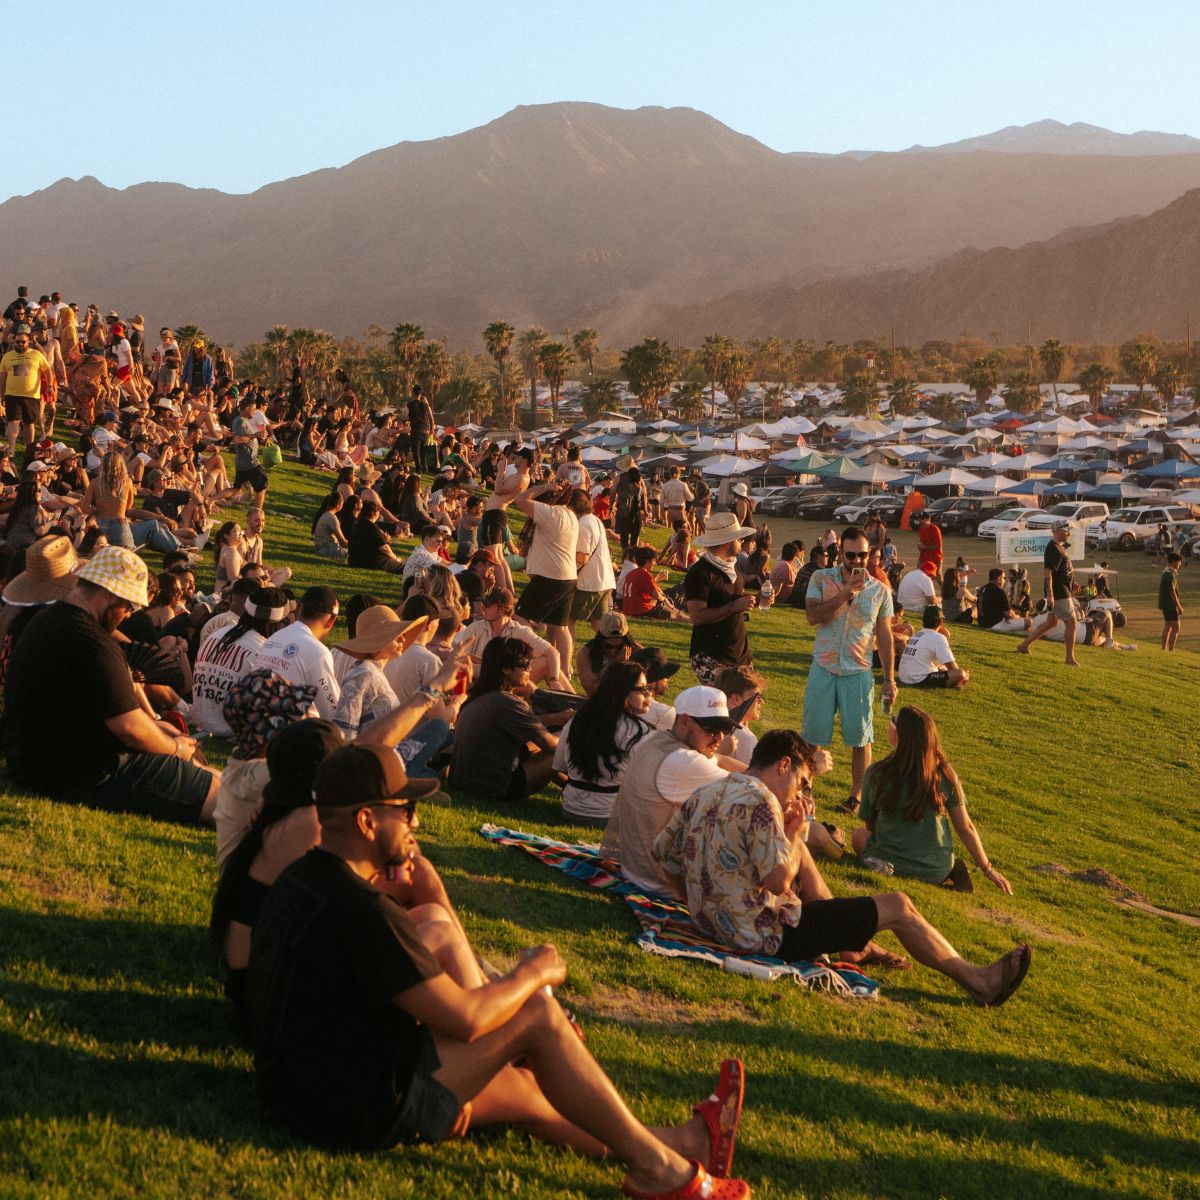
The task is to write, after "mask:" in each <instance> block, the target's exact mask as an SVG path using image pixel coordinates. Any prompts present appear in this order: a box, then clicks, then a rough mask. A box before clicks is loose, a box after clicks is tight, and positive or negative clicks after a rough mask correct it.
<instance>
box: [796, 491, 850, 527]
mask: <svg viewBox="0 0 1200 1200" xmlns="http://www.w3.org/2000/svg"><path fill="white" fill-rule="evenodd" d="M859 498H860V497H858V496H857V495H855V494H854V493H853V492H825V493H823V494H821V495H816V496H806V497H804V498H803V499H801V500H800V501H798V503H797V504H796V509H795V512H793V513H792V515H793V516H795V517H799V518H800V520H802V521H824V520H828V519H830V518H831V517H832V516H833V514H834V513H835V512H836V511H837V510H838V509H839V508H841V507H842V505H843V504H849V503H851V502H852V501H854V500H858V499H859Z"/></svg>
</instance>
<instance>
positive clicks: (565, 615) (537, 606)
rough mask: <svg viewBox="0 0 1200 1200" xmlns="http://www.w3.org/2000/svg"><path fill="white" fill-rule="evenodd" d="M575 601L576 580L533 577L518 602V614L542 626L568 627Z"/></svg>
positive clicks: (542, 576)
mask: <svg viewBox="0 0 1200 1200" xmlns="http://www.w3.org/2000/svg"><path fill="white" fill-rule="evenodd" d="M574 599H575V580H573V579H547V578H546V577H545V576H544V575H532V576H530V579H529V582H528V583H527V584H526V585H525V590H524V591H523V592H522V593H521V598H520V600H518V601H517V612H518V613H520V614H521V616H523V617H524V618H525V620H527V621H534V622H536V623H538V624H540V625H566V624H568V623H569V622H570V620H571V604H572V602H573V601H574Z"/></svg>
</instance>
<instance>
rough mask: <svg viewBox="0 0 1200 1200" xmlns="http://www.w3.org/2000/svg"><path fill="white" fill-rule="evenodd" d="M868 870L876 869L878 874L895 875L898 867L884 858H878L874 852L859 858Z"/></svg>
mask: <svg viewBox="0 0 1200 1200" xmlns="http://www.w3.org/2000/svg"><path fill="white" fill-rule="evenodd" d="M858 861H859V862H860V863H862V865H863V866H864V867H866V868H867V870H868V871H874V872H875V873H876V874H878V875H895V873H896V868H895V867H894V866H892V864H891V863H890V862H888V861H887V860H886V859H883V858H876V857H875V856H874V855H873V854H864V855H863V856H862V857H861V858H860V859H859V860H858Z"/></svg>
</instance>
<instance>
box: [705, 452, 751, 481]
mask: <svg viewBox="0 0 1200 1200" xmlns="http://www.w3.org/2000/svg"><path fill="white" fill-rule="evenodd" d="M757 465H758V463H757V462H756V461H755V460H754V459H752V458H739V457H738V456H737V455H736V454H712V455H709V457H708V458H702V459H701V460H700V461H699V462H698V463H697V464H696V466H698V467H699V468H700V469H701V470H702V471H703V472H704V473H705V475H720V476H725V475H744V474H745V473H746V472H747V471H749V470H750V469H751V468H753V467H756V466H757Z"/></svg>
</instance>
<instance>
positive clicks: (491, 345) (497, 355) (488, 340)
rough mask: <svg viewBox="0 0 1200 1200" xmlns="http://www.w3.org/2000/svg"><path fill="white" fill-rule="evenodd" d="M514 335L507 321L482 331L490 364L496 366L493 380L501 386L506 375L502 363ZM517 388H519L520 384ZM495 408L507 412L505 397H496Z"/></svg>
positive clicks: (495, 323) (491, 325) (492, 324)
mask: <svg viewBox="0 0 1200 1200" xmlns="http://www.w3.org/2000/svg"><path fill="white" fill-rule="evenodd" d="M515 333H516V330H515V329H513V327H512V326H511V325H510V324H509V323H508V322H507V321H493V322H492V323H491V324H490V325H489V326H488V327H487V328H486V329H485V330H484V331H483V344H484V346H485V348H486V349H487V352H488V355H489V357H490V358H491V360H492V362H494V363H495V364H496V376H495V378H496V380H497V381H498V382H499V383H500V385H501V386H504V384H505V380H506V373H505V371H504V363H505V361H506V360H507V358H508V352H509V349H510V348H511V347H512V340H513V335H514V334H515ZM517 386H518V388H519V387H520V384H518V385H517ZM496 408H498V409H504V410H507V409H508V408H509V403H508V398H507V397H506V396H498V397H497V400H496Z"/></svg>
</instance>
